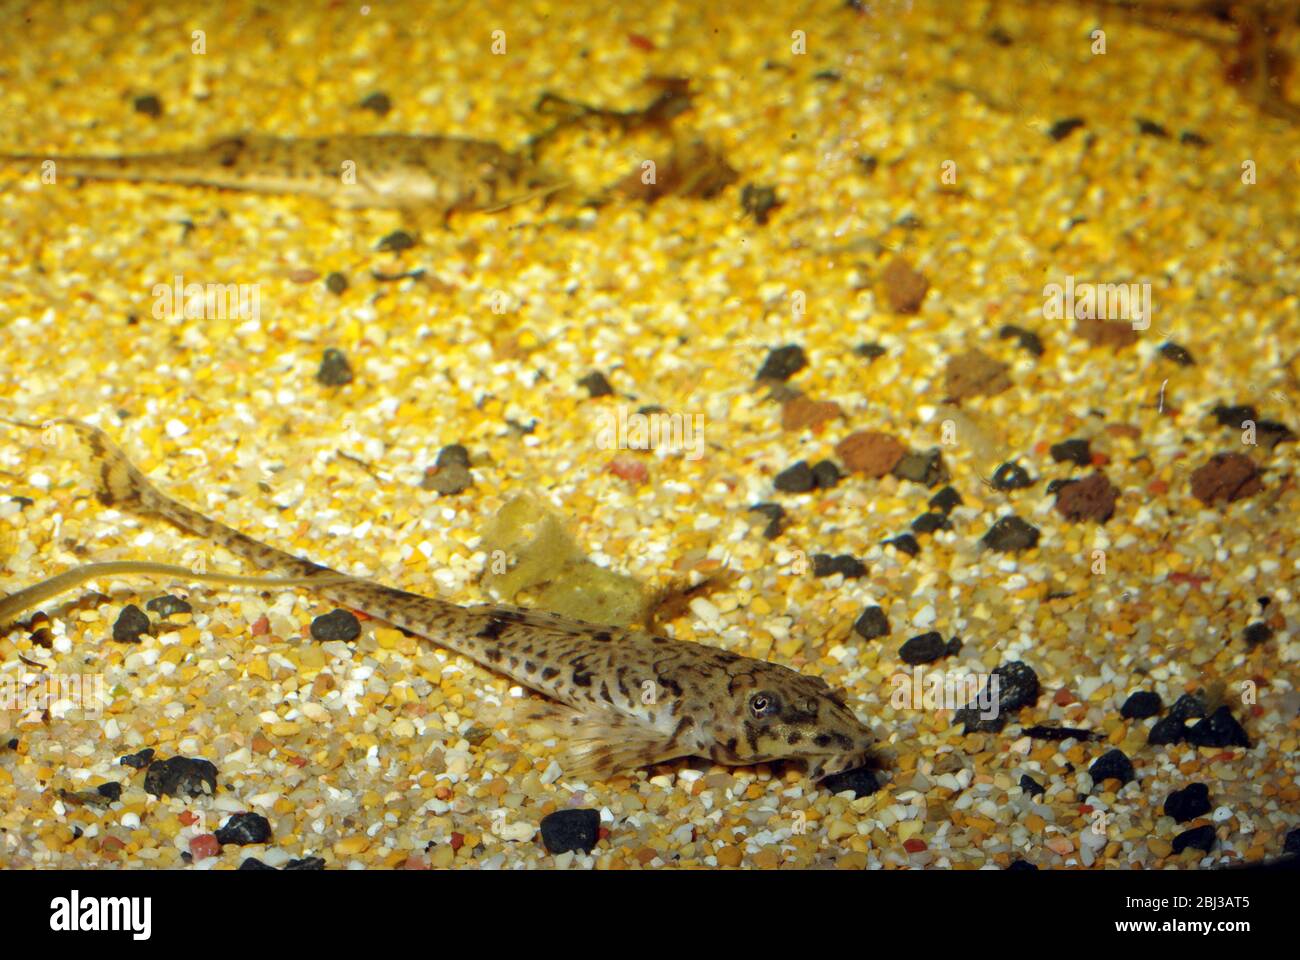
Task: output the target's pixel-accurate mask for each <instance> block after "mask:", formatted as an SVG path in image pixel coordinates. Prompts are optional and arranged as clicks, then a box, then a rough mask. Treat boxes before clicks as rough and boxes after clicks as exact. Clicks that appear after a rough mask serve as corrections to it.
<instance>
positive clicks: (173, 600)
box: [145, 594, 194, 620]
mask: <svg viewBox="0 0 1300 960" xmlns="http://www.w3.org/2000/svg"><path fill="white" fill-rule="evenodd" d="M145 609H147V610H152V611H153V612H154V613H156V614H158V616H160V617H162V618H163V619H164V620H166V619H167V618H168V617H174V616H175V615H176V614H178V613H193V612H194V608H193V607H191V606H190V605H189V602H188V601H186V600H182V599H181V598H180V597H170V596H167V595H165V594H164V595H163V596H161V597H154V598H153V599H152V600H150V601H149V602H148V603H146V604H145Z"/></svg>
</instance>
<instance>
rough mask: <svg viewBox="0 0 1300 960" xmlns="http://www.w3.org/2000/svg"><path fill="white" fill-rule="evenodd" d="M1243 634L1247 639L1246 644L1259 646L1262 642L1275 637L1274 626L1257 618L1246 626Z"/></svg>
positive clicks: (1243, 637) (1244, 638)
mask: <svg viewBox="0 0 1300 960" xmlns="http://www.w3.org/2000/svg"><path fill="white" fill-rule="evenodd" d="M1241 636H1242V639H1243V640H1245V641H1246V646H1248V647H1257V646H1259V645H1260V644H1261V643H1267V642H1268V641H1269V640H1272V639H1273V628H1272V627H1270V626H1269V625H1268V624H1267V623H1265V622H1264V621H1263V620H1256V621H1255V622H1254V623H1252V624H1250V625H1249V626H1247V627H1246V630H1245V632H1244V633H1242V635H1241Z"/></svg>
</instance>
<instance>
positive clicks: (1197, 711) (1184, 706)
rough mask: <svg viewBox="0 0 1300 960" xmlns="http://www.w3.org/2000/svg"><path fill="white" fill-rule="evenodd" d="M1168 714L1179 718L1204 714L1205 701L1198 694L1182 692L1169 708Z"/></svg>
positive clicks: (1185, 718)
mask: <svg viewBox="0 0 1300 960" xmlns="http://www.w3.org/2000/svg"><path fill="white" fill-rule="evenodd" d="M1169 716H1171V717H1175V718H1177V719H1179V720H1191V719H1192V718H1193V717H1203V716H1205V701H1204V700H1203V699H1202V698H1201V696H1200V694H1196V693H1184V694H1183V695H1182V696H1181V697H1179V698H1178V699H1177V700H1175V701H1174V705H1173V706H1172V707H1170V708H1169Z"/></svg>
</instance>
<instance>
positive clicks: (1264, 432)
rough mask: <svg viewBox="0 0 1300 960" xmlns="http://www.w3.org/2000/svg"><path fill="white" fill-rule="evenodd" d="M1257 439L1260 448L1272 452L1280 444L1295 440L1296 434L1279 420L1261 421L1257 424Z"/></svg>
mask: <svg viewBox="0 0 1300 960" xmlns="http://www.w3.org/2000/svg"><path fill="white" fill-rule="evenodd" d="M1255 437H1256V440H1257V442H1258V443H1259V444H1260V446H1263V447H1266V448H1267V449H1269V450H1272V449H1273V448H1274V447H1276V446H1277V445H1278V444H1279V443H1285V442H1287V441H1290V440H1294V439H1295V432H1294V431H1293V430H1292V429H1291V428H1290V427H1288V426H1287V425H1286V424H1285V423H1279V422H1278V421H1277V420H1260V421H1259V422H1258V423H1256V424H1255Z"/></svg>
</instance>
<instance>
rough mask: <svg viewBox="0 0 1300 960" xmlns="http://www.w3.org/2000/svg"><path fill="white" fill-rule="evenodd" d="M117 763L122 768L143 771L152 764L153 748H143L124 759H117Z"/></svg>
mask: <svg viewBox="0 0 1300 960" xmlns="http://www.w3.org/2000/svg"><path fill="white" fill-rule="evenodd" d="M117 762H118V763H119V764H121V765H122V766H124V767H132V768H134V769H136V770H143V769H144V768H145V767H147V766H149V764H151V763H152V762H153V747H145V748H144V749H143V750H141V751H140V752H139V753H128V754H127V755H126V756H125V757H118V759H117Z"/></svg>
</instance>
